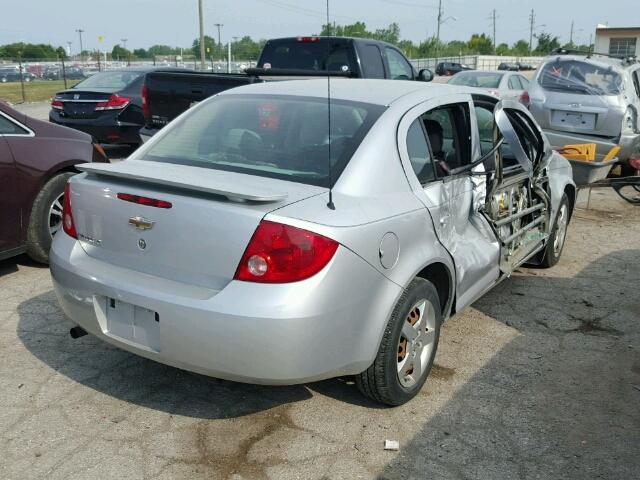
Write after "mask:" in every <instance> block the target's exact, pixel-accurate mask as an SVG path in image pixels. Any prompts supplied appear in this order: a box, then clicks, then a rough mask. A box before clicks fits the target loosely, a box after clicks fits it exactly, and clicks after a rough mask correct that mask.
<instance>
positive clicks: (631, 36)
mask: <svg viewBox="0 0 640 480" xmlns="http://www.w3.org/2000/svg"><path fill="white" fill-rule="evenodd" d="M594 45H595V48H594V50H595V52H596V53H607V54H609V55H616V56H620V57H629V56H634V55H635V56H638V57H640V27H624V28H619V27H608V26H606V25H598V26H597V27H596V41H595V44H594Z"/></svg>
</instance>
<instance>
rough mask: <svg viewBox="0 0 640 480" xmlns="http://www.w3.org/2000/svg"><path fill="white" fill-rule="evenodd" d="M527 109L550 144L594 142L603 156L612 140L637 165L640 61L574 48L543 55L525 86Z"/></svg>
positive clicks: (639, 152) (639, 166)
mask: <svg viewBox="0 0 640 480" xmlns="http://www.w3.org/2000/svg"><path fill="white" fill-rule="evenodd" d="M529 98H530V104H529V109H530V111H531V113H532V114H533V116H534V117H535V119H536V121H537V122H538V124H539V125H540V126H541V127H542V129H543V131H544V132H545V133H546V135H547V137H548V139H549V141H550V142H551V144H552V145H553V146H554V147H562V146H564V145H567V144H581V143H595V144H596V146H597V154H596V159H598V160H601V159H602V158H603V157H605V156H606V154H607V153H608V152H609V151H610V150H611V149H612V148H613V147H615V146H616V145H619V146H620V151H619V152H618V154H617V157H618V159H619V160H621V161H622V162H623V163H624V164H626V165H629V164H631V165H633V166H634V168H633V170H636V169H640V117H639V113H640V63H637V62H636V60H635V58H624V59H621V58H615V57H610V56H607V55H598V54H584V53H583V54H572V53H570V51H565V50H559V51H558V52H557V53H555V54H553V55H551V56H549V57H548V58H546V59H545V60H544V61H543V62H542V63H541V65H540V67H539V68H538V70H537V72H536V75H535V78H534V80H533V81H532V82H531V83H530V86H529Z"/></svg>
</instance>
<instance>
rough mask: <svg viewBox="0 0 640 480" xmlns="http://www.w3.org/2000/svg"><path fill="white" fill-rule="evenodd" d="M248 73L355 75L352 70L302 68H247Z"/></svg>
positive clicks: (268, 75) (321, 75)
mask: <svg viewBox="0 0 640 480" xmlns="http://www.w3.org/2000/svg"><path fill="white" fill-rule="evenodd" d="M244 72H245V73H246V74H247V75H253V76H256V77H257V76H264V77H355V76H356V73H355V72H352V71H351V70H347V71H344V72H343V71H342V70H305V69H301V68H255V67H254V68H247V69H245V71H244Z"/></svg>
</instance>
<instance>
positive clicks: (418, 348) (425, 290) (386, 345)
mask: <svg viewBox="0 0 640 480" xmlns="http://www.w3.org/2000/svg"><path fill="white" fill-rule="evenodd" d="M441 323H442V313H441V309H440V301H439V298H438V292H437V291H436V288H435V287H434V286H433V284H432V283H431V282H429V281H427V280H424V279H421V278H416V279H414V280H413V281H412V282H411V284H410V285H409V287H408V288H407V289H406V290H405V292H404V293H403V294H402V296H401V297H400V299H399V300H398V303H397V304H396V307H395V308H394V310H393V313H392V315H391V318H390V320H389V323H388V324H387V328H386V329H385V332H384V335H383V337H382V341H381V342H380V348H379V349H378V354H377V355H376V358H375V361H374V362H373V365H371V366H370V367H369V368H368V369H367V370H365V371H364V372H362V373H360V374H358V375H356V385H357V386H358V388H359V389H360V391H361V392H362V393H363V394H364V395H366V396H367V397H369V398H371V399H373V400H375V401H377V402H381V403H386V404H387V405H402V404H403V403H406V402H408V401H409V400H411V399H412V398H413V397H415V396H416V395H417V393H418V392H419V391H420V389H421V388H422V385H424V382H425V381H426V379H427V376H428V375H429V372H430V371H431V366H432V365H433V360H434V358H435V355H436V350H437V348H438V340H439V338H440V324H441Z"/></svg>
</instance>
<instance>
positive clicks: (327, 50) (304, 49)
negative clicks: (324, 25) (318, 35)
mask: <svg viewBox="0 0 640 480" xmlns="http://www.w3.org/2000/svg"><path fill="white" fill-rule="evenodd" d="M258 67H259V68H286V69H295V70H313V71H322V70H329V71H332V72H336V71H337V72H355V71H357V70H356V67H355V59H354V58H353V52H352V49H351V45H350V43H349V42H348V41H346V40H340V39H335V40H334V39H314V37H311V39H300V40H297V39H292V40H278V41H276V42H267V44H266V45H265V47H264V50H263V51H262V56H261V57H260V63H259V64H258Z"/></svg>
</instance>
